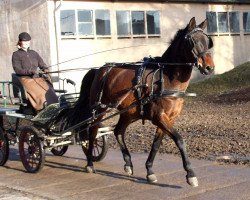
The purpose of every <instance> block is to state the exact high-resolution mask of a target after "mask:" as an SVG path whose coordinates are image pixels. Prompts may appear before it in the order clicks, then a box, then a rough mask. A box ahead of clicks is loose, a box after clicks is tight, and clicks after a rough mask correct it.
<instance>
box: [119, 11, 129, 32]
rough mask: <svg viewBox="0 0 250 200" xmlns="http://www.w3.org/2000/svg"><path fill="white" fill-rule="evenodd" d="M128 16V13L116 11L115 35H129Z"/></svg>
mask: <svg viewBox="0 0 250 200" xmlns="http://www.w3.org/2000/svg"><path fill="white" fill-rule="evenodd" d="M129 19H130V15H129V11H117V12H116V23H117V34H118V35H120V36H121V35H130V34H131V30H130V20H129Z"/></svg>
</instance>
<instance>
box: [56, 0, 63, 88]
mask: <svg viewBox="0 0 250 200" xmlns="http://www.w3.org/2000/svg"><path fill="white" fill-rule="evenodd" d="M54 2H55V7H56V2H57V0H55V1H54ZM62 2H63V0H60V4H59V5H58V6H57V7H56V8H55V10H54V26H55V37H56V62H57V71H58V74H57V75H58V83H59V89H61V87H60V74H59V70H60V68H59V62H60V60H59V38H58V33H60V30H58V24H57V20H56V14H57V12H58V11H59V10H60V8H61V7H62Z"/></svg>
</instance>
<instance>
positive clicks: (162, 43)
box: [48, 1, 250, 86]
mask: <svg viewBox="0 0 250 200" xmlns="http://www.w3.org/2000/svg"><path fill="white" fill-rule="evenodd" d="M48 4H49V10H50V13H51V10H53V9H54V8H55V5H54V2H48ZM58 4H59V2H57V5H58ZM76 8H77V9H90V10H95V9H108V10H110V14H111V38H110V39H97V38H95V39H63V40H61V39H59V43H58V46H59V52H58V53H59V54H58V57H59V62H65V61H67V60H71V59H74V58H79V57H81V58H79V59H76V60H73V61H70V62H65V63H64V64H60V66H59V68H60V69H66V68H83V67H84V68H91V67H99V66H102V65H103V64H105V62H131V61H138V60H140V59H142V58H143V57H144V56H149V55H151V56H161V55H162V53H163V52H164V51H165V50H166V49H167V47H168V45H169V44H168V42H169V41H170V40H171V38H173V36H174V35H175V33H176V31H177V30H178V29H180V28H183V27H185V26H186V24H187V23H188V22H189V20H190V19H191V18H192V17H193V16H195V17H196V21H197V23H201V22H202V21H203V20H204V19H205V18H206V11H221V12H225V11H241V13H240V20H241V22H240V23H241V34H240V35H237V36H229V35H227V36H223V35H220V36H213V40H214V44H215V45H214V49H213V50H212V53H213V55H214V61H215V64H216V71H215V73H223V72H225V71H228V70H230V69H232V68H233V67H234V66H236V65H238V64H241V63H244V62H246V61H249V60H250V56H249V55H250V54H249V53H248V52H250V45H245V44H250V43H249V42H250V36H249V35H243V32H242V11H250V6H249V5H244V6H242V5H234V6H232V5H218V4H216V5H209V4H171V3H131V2H130V3H124V2H123V3H120V2H79V1H78V2H72V1H71V2H67V1H63V4H62V7H61V9H62V10H67V9H76ZM116 10H145V11H147V10H159V11H161V20H160V23H161V37H160V38H131V39H118V38H117V34H116V17H115V12H116ZM58 13H59V12H58ZM50 17H51V15H50ZM56 20H57V25H58V26H60V21H59V15H58V16H57V19H56ZM49 21H50V22H52V21H53V19H52V18H50V20H49ZM50 25H53V24H52V23H51V24H50ZM50 35H52V36H53V34H52V32H51V33H50ZM58 37H59V38H60V35H59V36H58ZM53 42H54V39H51V43H52V46H51V47H53V48H52V51H51V53H52V54H51V55H53V56H51V61H52V63H51V64H56V63H57V59H56V57H55V56H54V53H53V52H55V51H56V49H55V45H53ZM123 47H124V49H121V48H123ZM112 49H113V50H112ZM107 50H108V51H107ZM111 50H112V51H111ZM105 51H106V52H105ZM92 54H93V55H92ZM54 69H56V66H55V67H54ZM83 75H84V71H77V72H71V73H64V74H61V75H60V76H61V78H65V77H74V80H75V81H76V82H77V85H78V86H79V85H80V81H81V79H82V77H83ZM193 78H194V79H196V78H202V75H200V74H199V73H198V72H197V71H194V73H193Z"/></svg>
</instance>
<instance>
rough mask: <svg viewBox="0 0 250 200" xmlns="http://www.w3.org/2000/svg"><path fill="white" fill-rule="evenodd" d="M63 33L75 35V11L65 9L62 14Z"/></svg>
mask: <svg viewBox="0 0 250 200" xmlns="http://www.w3.org/2000/svg"><path fill="white" fill-rule="evenodd" d="M60 22H61V35H75V34H76V27H75V11H74V10H63V11H61V15H60Z"/></svg>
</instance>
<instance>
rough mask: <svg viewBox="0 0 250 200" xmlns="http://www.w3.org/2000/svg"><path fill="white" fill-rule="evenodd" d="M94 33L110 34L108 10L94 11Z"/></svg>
mask: <svg viewBox="0 0 250 200" xmlns="http://www.w3.org/2000/svg"><path fill="white" fill-rule="evenodd" d="M95 24H96V35H110V34H111V31H110V14H109V11H108V10H96V11H95Z"/></svg>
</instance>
